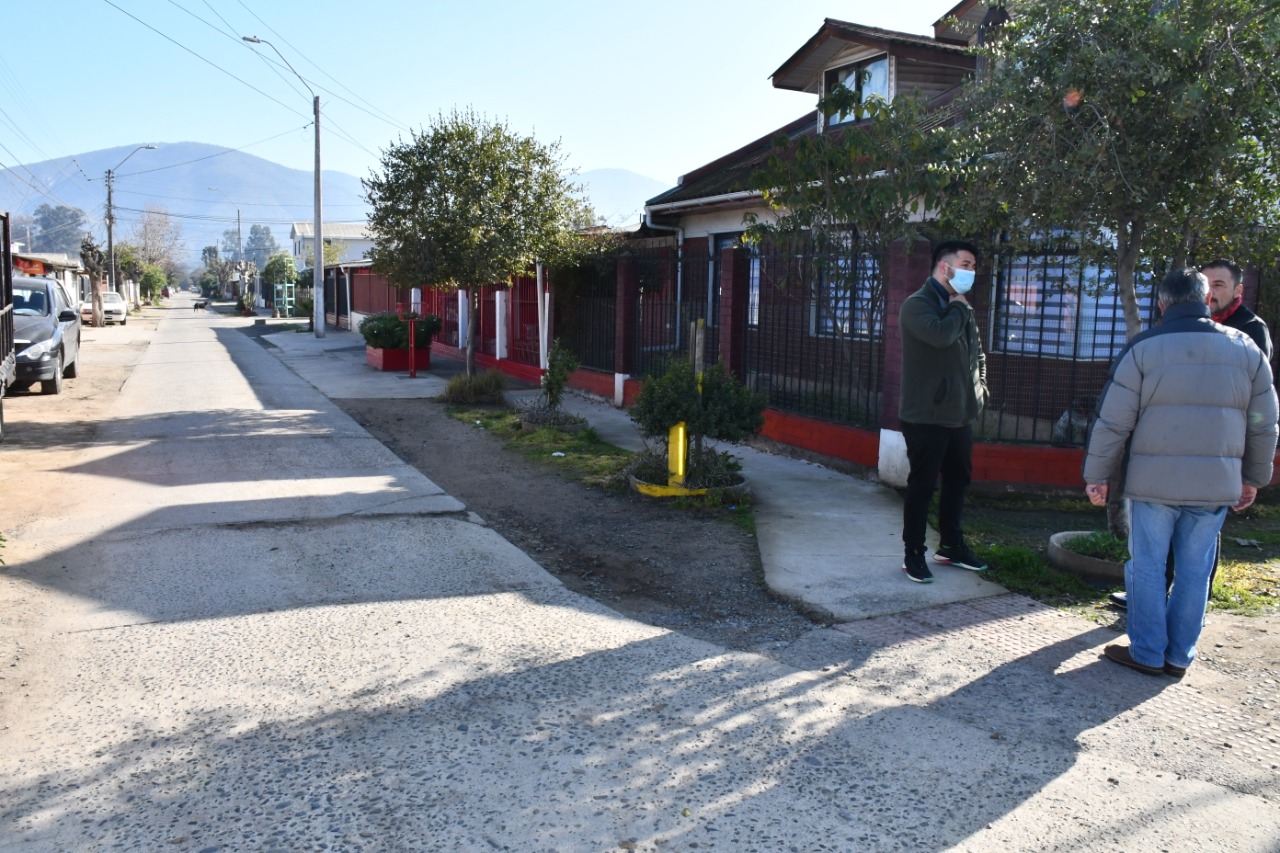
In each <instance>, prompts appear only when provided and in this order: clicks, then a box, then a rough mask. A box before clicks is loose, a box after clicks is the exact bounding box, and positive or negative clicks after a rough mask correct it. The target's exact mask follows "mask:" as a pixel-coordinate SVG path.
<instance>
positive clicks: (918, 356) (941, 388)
mask: <svg viewBox="0 0 1280 853" xmlns="http://www.w3.org/2000/svg"><path fill="white" fill-rule="evenodd" d="M977 263H978V250H977V248H976V247H974V245H973V244H972V243H967V242H965V241H963V240H948V241H947V242H944V243H942V244H940V245H939V246H937V247H936V248H935V249H934V251H933V275H932V276H930V277H929V280H928V281H926V282H925V283H924V286H923V287H922V288H920V289H919V290H918V291H916V292H915V293H913V294H911V295H910V296H908V297H907V298H906V300H904V301H903V303H902V309H901V311H900V312H899V314H898V324H899V328H901V330H902V396H901V398H900V400H899V402H898V418H899V420H900V421H901V423H902V436H903V438H904V439H905V441H906V444H907V462H908V464H909V465H910V473H909V474H908V475H907V495H906V500H905V501H904V503H903V510H902V542H903V545H904V547H905V554H904V556H903V560H902V570H903V571H904V572H906V574H907V577H908V578H910V579H911V580H913V581H915V582H916V583H932V582H933V573H932V572H930V571H929V566H928V564H927V563H926V562H925V558H924V555H925V542H924V540H925V530H926V528H927V527H928V513H929V502H930V500H932V498H933V493H934V489H935V488H936V486H937V482H938V479H939V476H941V480H942V490H941V494H940V496H939V499H938V532H939V533H940V534H941V539H942V541H941V544H940V545H939V546H938V550H937V551H936V552H934V555H933V561H934V562H935V563H941V564H942V565H947V566H955V567H957V568H962V569H969V570H971V571H975V572H980V571H982V570H984V569H986V567H987V564H986V563H984V562H983V561H982V560H981V559H979V558H978V557H977V556H976V555H975V554H974V553H973V551H971V550H970V549H969V546H968V545H966V544H965V541H964V532H963V531H962V530H961V527H960V515H961V511H962V509H963V507H964V496H965V491H966V490H967V489H968V487H969V482H970V480H971V478H972V472H973V460H972V455H973V422H974V421H975V420H976V419H977V417H978V414H979V413H980V412H981V411H982V405H983V403H984V402H985V401H986V398H987V362H986V355H985V354H984V353H983V352H982V343H981V340H980V337H979V334H978V325H977V321H976V320H975V318H974V313H973V308H972V306H970V305H969V300H968V299H967V298H966V296H965V294H967V293H968V292H969V290H970V288H972V287H973V281H974V268H975V267H976V266H977Z"/></svg>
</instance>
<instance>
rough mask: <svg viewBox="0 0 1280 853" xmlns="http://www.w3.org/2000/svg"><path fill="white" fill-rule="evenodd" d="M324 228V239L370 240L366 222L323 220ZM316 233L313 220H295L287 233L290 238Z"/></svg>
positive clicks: (305, 236)
mask: <svg viewBox="0 0 1280 853" xmlns="http://www.w3.org/2000/svg"><path fill="white" fill-rule="evenodd" d="M322 227H323V228H324V238H325V239H326V240H372V239H373V232H372V231H370V230H369V223H367V222H325V223H322ZM315 233H316V229H315V223H314V222H295V223H293V230H292V231H290V233H289V239H290V240H297V239H299V238H301V239H304V240H305V239H306V238H308V237H314V236H315Z"/></svg>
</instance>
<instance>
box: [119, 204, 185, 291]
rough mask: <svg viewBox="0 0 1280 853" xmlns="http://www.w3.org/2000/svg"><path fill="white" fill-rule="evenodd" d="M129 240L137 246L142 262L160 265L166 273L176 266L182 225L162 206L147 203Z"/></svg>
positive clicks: (180, 245)
mask: <svg viewBox="0 0 1280 853" xmlns="http://www.w3.org/2000/svg"><path fill="white" fill-rule="evenodd" d="M131 242H132V243H133V245H134V246H136V247H137V251H138V258H139V260H140V261H141V262H142V263H145V264H152V265H154V266H157V267H160V268H162V269H163V270H165V271H166V274H167V273H168V271H169V270H171V269H176V268H177V264H178V261H177V259H178V255H179V253H180V251H181V250H182V248H183V247H182V227H181V226H180V225H178V223H177V222H175V221H174V220H173V219H172V218H171V217H170V216H169V213H168V212H167V211H166V210H164V209H163V208H161V207H156V206H154V205H148V206H147V209H146V211H145V212H144V213H143V214H142V217H141V218H140V219H139V220H138V223H137V225H135V226H134V228H133V237H132V240H131ZM136 280H139V281H140V280H141V278H140V277H139V278H138V279H136Z"/></svg>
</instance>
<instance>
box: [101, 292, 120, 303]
mask: <svg viewBox="0 0 1280 853" xmlns="http://www.w3.org/2000/svg"><path fill="white" fill-rule="evenodd" d="M102 301H103V302H124V299H123V298H122V297H121V296H120V294H118V293H116V292H115V291H112V290H109V291H107V292H106V293H104V294H102Z"/></svg>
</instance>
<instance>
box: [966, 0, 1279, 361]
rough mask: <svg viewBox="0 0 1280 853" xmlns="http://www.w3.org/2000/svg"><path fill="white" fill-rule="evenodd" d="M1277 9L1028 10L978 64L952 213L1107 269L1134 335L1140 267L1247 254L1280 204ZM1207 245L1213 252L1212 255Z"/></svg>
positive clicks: (1125, 1)
mask: <svg viewBox="0 0 1280 853" xmlns="http://www.w3.org/2000/svg"><path fill="white" fill-rule="evenodd" d="M1278 11H1280V2H1277V0H1267V2H1261V3H1260V2H1258V0H1215V2H1213V3H1208V2H1162V3H1153V2H1151V0H1112V2H1110V3H1107V4H1105V12H1103V11H1101V10H1100V7H1099V4H1098V3H1095V2H1085V0H1027V2H1022V3H1019V4H1018V6H1017V8H1016V13H1017V17H1016V18H1015V19H1014V20H1013V21H1012V22H1011V23H1009V24H1007V25H1006V26H1005V27H1004V28H1003V30H1002V31H1000V33H999V34H998V35H997V37H996V38H995V39H994V40H993V41H992V42H991V43H990V44H988V45H987V46H985V47H983V48H982V49H981V50H980V54H981V56H982V59H983V63H982V65H983V70H982V71H980V73H979V75H978V78H977V79H976V81H975V82H974V83H973V84H972V85H971V86H970V87H969V88H968V91H967V93H966V94H965V96H964V97H963V99H962V112H963V113H964V114H965V115H966V116H967V119H968V123H967V125H966V128H965V132H964V133H963V134H960V135H959V145H958V152H957V153H958V162H960V163H961V165H962V168H961V169H960V170H959V172H958V175H957V177H958V183H957V186H956V192H955V193H954V194H953V195H952V197H951V199H950V201H949V202H948V205H947V208H946V213H947V214H948V216H949V217H950V218H952V219H953V221H954V222H955V223H956V225H957V227H959V228H961V229H963V230H966V231H969V232H970V233H976V232H978V231H984V230H988V229H991V230H1001V229H1006V230H1008V231H1010V232H1012V233H1013V234H1014V235H1015V236H1021V237H1024V238H1036V237H1038V236H1045V235H1048V234H1051V233H1053V232H1054V230H1055V229H1063V230H1067V231H1069V232H1072V233H1073V234H1074V235H1076V236H1077V237H1078V238H1079V240H1080V241H1081V248H1082V252H1081V262H1082V263H1086V262H1088V261H1090V260H1103V259H1105V260H1106V261H1109V265H1110V266H1112V267H1113V268H1114V270H1115V281H1116V286H1117V289H1118V292H1119V294H1120V297H1121V300H1122V302H1123V305H1124V313H1125V323H1126V327H1127V330H1128V333H1129V335H1130V337H1132V336H1133V335H1134V334H1136V333H1137V332H1138V331H1139V330H1140V329H1141V318H1140V316H1139V312H1138V306H1137V298H1136V293H1135V271H1136V270H1137V269H1138V268H1139V265H1140V263H1141V261H1142V259H1143V258H1144V257H1155V258H1157V259H1159V260H1160V261H1172V262H1173V263H1183V262H1185V261H1186V260H1187V259H1188V258H1189V257H1190V256H1191V255H1192V254H1193V253H1197V252H1204V253H1207V252H1217V251H1220V249H1221V247H1225V246H1239V245H1243V240H1244V238H1246V237H1248V238H1250V239H1252V238H1256V237H1258V236H1259V235H1261V234H1263V233H1264V232H1263V231H1262V230H1260V229H1259V226H1261V225H1267V226H1269V227H1270V229H1271V230H1270V232H1269V235H1268V236H1269V237H1270V239H1272V240H1275V239H1276V235H1277V233H1280V232H1277V231H1276V230H1275V225H1277V224H1280V223H1277V205H1280V183H1278V182H1277V177H1276V176H1277V175H1280V148H1278V147H1277V142H1276V140H1277V139H1280V65H1277V63H1276V62H1275V60H1274V58H1275V56H1276V54H1277V51H1280V14H1277V12H1278ZM1209 246H1213V247H1217V248H1213V249H1210V248H1208V247H1209Z"/></svg>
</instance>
